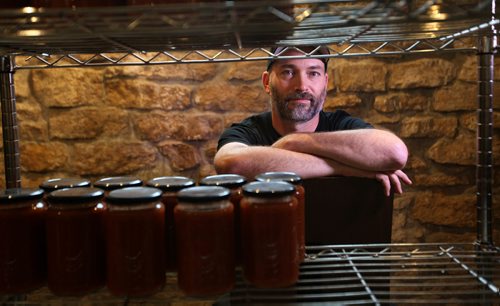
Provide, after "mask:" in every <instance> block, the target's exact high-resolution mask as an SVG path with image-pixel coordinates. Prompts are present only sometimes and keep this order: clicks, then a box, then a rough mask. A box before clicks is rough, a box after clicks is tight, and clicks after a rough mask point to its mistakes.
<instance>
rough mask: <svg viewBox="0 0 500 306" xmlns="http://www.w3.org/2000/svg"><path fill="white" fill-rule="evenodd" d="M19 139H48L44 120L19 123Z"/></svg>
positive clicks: (47, 129) (47, 130)
mask: <svg viewBox="0 0 500 306" xmlns="http://www.w3.org/2000/svg"><path fill="white" fill-rule="evenodd" d="M19 139H20V140H22V141H48V140H49V128H48V126H47V122H46V121H45V120H36V121H23V122H20V123H19Z"/></svg>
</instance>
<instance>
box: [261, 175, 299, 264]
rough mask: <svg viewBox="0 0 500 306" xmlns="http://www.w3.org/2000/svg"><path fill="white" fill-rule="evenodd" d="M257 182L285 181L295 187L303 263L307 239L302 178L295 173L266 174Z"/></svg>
mask: <svg viewBox="0 0 500 306" xmlns="http://www.w3.org/2000/svg"><path fill="white" fill-rule="evenodd" d="M255 180H256V181H261V182H270V181H284V182H287V183H290V184H292V185H294V186H295V197H296V198H297V202H298V217H297V239H298V241H299V259H300V261H301V262H302V261H303V260H304V258H305V256H306V239H305V226H306V216H305V208H306V205H305V194H306V192H305V189H304V186H302V178H301V177H300V176H299V175H297V174H295V173H293V172H264V173H261V174H259V175H257V176H256V177H255Z"/></svg>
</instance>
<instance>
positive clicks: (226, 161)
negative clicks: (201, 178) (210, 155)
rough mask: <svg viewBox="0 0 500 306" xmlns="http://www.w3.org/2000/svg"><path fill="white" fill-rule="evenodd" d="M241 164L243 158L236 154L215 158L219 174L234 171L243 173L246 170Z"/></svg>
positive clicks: (215, 165) (233, 172) (216, 169)
mask: <svg viewBox="0 0 500 306" xmlns="http://www.w3.org/2000/svg"><path fill="white" fill-rule="evenodd" d="M241 164H242V161H241V159H240V158H238V157H237V156H235V155H225V156H220V157H217V156H216V157H215V159H214V167H215V171H216V172H217V173H219V174H222V173H232V174H240V175H243V172H244V171H243V167H242V166H241Z"/></svg>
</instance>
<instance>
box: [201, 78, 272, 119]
mask: <svg viewBox="0 0 500 306" xmlns="http://www.w3.org/2000/svg"><path fill="white" fill-rule="evenodd" d="M194 101H195V103H196V106H197V107H198V108H200V109H202V110H205V111H237V112H255V113H257V112H263V111H265V110H268V109H269V96H268V95H267V94H266V93H265V91H264V89H263V88H262V86H250V85H232V84H228V83H204V84H203V85H201V86H200V87H199V88H198V89H197V90H196V94H195V97H194Z"/></svg>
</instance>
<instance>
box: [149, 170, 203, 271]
mask: <svg viewBox="0 0 500 306" xmlns="http://www.w3.org/2000/svg"><path fill="white" fill-rule="evenodd" d="M146 185H147V186H150V187H155V188H159V189H161V190H162V192H163V195H162V197H161V201H162V203H163V205H164V206H165V268H166V270H167V271H175V270H176V269H177V259H176V258H177V255H176V253H177V251H176V249H175V221H174V208H175V206H176V205H177V192H179V190H182V189H184V188H188V187H193V186H194V185H195V181H194V180H192V179H190V178H187V177H184V176H162V177H156V178H154V179H151V180H149V181H148V182H147V183H146Z"/></svg>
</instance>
